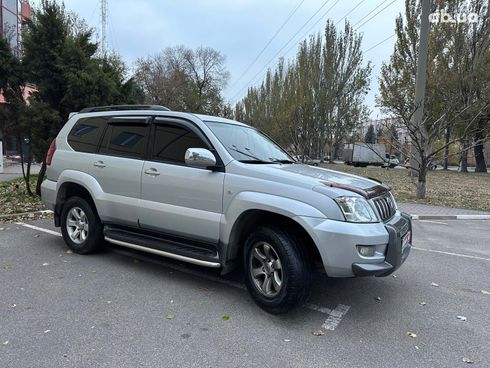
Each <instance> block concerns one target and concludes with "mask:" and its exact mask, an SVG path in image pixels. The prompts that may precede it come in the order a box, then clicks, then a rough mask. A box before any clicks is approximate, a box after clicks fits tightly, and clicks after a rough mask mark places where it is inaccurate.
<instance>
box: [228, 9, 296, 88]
mask: <svg viewBox="0 0 490 368" xmlns="http://www.w3.org/2000/svg"><path fill="white" fill-rule="evenodd" d="M304 1H305V0H301V1H300V2H299V3H298V4H297V5H296V7H295V8H294V9H293V10H292V11H291V12H290V13H289V14H288V16H287V17H286V20H285V21H284V22H283V23H282V24H281V26H280V27H279V28H278V29H277V30H276V32H275V33H274V35H273V36H272V37H271V38H270V40H269V41H268V42H267V43H266V44H265V46H264V47H263V48H262V50H260V52H259V53H258V54H257V56H256V57H255V58H254V59H253V60H252V62H251V63H250V64H249V65H248V66H247V67H246V68H245V70H244V71H243V73H242V74H241V75H240V77H239V78H238V79H237V80H236V81H235V83H234V84H233V86H231V88H233V87H235V86H236V85H237V84H238V82H239V81H240V80H241V79H242V78H243V76H245V74H247V73H248V71H249V70H250V68H252V66H254V64H255V63H256V62H257V60H258V59H259V58H260V56H262V54H263V53H264V51H265V50H266V49H267V47H268V46H269V45H270V44H271V43H272V41H274V39H275V38H276V36H277V35H278V34H279V32H281V30H282V29H283V28H284V26H285V25H286V24H287V23H288V22H289V20H290V19H291V18H292V16H293V15H294V14H295V13H296V11H297V10H298V9H299V7H300V6H301V5H302V4H303V3H304Z"/></svg>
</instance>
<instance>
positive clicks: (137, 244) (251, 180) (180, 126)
mask: <svg viewBox="0 0 490 368" xmlns="http://www.w3.org/2000/svg"><path fill="white" fill-rule="evenodd" d="M46 164H47V179H46V180H45V181H44V182H43V183H42V200H43V201H44V203H45V204H46V205H47V206H48V207H49V208H50V209H52V210H53V211H54V223H55V225H56V226H60V227H61V232H62V235H63V239H64V240H65V242H66V244H67V246H68V247H69V248H70V249H71V250H72V251H73V252H75V253H79V254H88V253H93V252H95V251H97V250H99V249H101V247H103V246H104V244H108V245H111V246H113V247H123V248H128V249H130V250H136V251H142V252H148V253H152V254H155V255H158V256H164V257H170V258H173V259H176V260H179V261H184V262H190V263H193V264H197V265H200V266H206V267H214V268H221V269H222V272H223V273H227V272H229V271H231V270H233V269H235V268H238V269H240V270H241V272H243V273H244V278H245V283H246V286H247V288H248V290H249V292H250V294H251V295H252V297H253V299H254V300H255V302H256V303H257V304H258V305H259V306H260V307H262V308H263V309H265V310H266V311H268V312H271V313H284V312H287V311H289V310H290V309H292V308H294V307H296V306H298V305H301V304H302V303H303V302H305V300H306V298H307V297H308V294H309V290H310V285H311V282H312V272H313V271H314V270H315V269H317V268H319V269H321V270H324V271H325V272H326V274H327V275H328V276H330V277H354V276H368V275H371V276H387V275H389V274H391V273H392V272H393V271H394V270H396V269H397V268H398V267H400V265H401V264H402V263H403V262H404V261H405V260H406V258H407V256H408V254H409V252H410V247H411V241H412V227H411V221H410V217H409V216H408V215H406V214H404V213H401V212H400V211H399V210H398V209H397V205H396V202H395V200H394V198H393V196H392V194H391V193H390V189H389V188H388V187H387V186H385V185H383V184H381V183H380V182H377V181H374V180H372V179H366V178H362V177H357V176H353V175H349V174H344V173H340V172H337V171H333V170H327V169H322V168H316V167H311V166H308V165H303V164H298V163H296V162H295V161H294V160H293V158H292V157H291V156H289V155H288V154H287V153H286V152H285V151H284V150H283V149H282V148H281V147H279V146H278V145H277V144H275V143H274V142H273V141H271V140H270V139H269V138H268V137H267V136H266V135H264V134H263V133H261V132H260V131H258V130H257V129H255V128H252V127H250V126H248V125H245V124H242V123H239V122H236V121H233V120H228V119H223V118H219V117H215V116H206V115H195V114H189V113H182V112H173V111H169V110H168V109H166V108H163V107H157V106H129V107H128V106H116V107H100V108H88V109H85V110H82V111H81V112H80V113H77V114H73V115H72V116H71V118H70V119H69V120H68V122H67V123H66V124H65V126H64V127H63V128H62V129H61V131H60V133H59V134H58V136H57V137H56V139H54V140H53V142H52V144H51V146H50V148H49V151H48V154H47V157H46Z"/></svg>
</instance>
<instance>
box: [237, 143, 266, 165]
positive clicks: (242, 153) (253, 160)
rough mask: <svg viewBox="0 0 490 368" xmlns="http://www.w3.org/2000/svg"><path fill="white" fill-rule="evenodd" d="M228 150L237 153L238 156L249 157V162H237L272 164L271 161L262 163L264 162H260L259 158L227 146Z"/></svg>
mask: <svg viewBox="0 0 490 368" xmlns="http://www.w3.org/2000/svg"><path fill="white" fill-rule="evenodd" d="M228 148H229V149H231V150H233V151H235V152H238V153H239V154H241V155H244V156H247V157H250V158H251V160H238V161H240V162H246V163H259V164H260V163H267V164H270V163H272V162H271V161H264V160H261V159H260V158H258V157H256V156H254V155H252V154H250V153H247V152H243V151H240V150H239V149H237V148H235V147H232V146H228Z"/></svg>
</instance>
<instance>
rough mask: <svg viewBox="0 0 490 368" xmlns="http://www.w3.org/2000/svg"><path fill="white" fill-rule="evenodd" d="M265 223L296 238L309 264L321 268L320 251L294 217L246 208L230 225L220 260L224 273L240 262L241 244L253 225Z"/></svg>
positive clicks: (263, 224) (242, 244)
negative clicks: (223, 252)
mask: <svg viewBox="0 0 490 368" xmlns="http://www.w3.org/2000/svg"><path fill="white" fill-rule="evenodd" d="M267 225H269V226H274V227H278V228H280V229H282V230H284V231H285V232H287V233H288V234H289V235H291V236H293V237H294V238H296V239H298V240H299V241H300V242H301V243H302V244H303V246H304V251H305V252H306V255H307V257H308V260H309V261H310V262H311V265H312V266H313V267H317V268H323V263H322V261H321V256H320V252H319V251H318V248H317V247H316V245H315V242H314V241H313V239H312V238H311V236H310V235H309V233H308V231H306V229H305V228H304V227H303V226H302V225H301V224H300V223H299V222H297V221H296V220H295V219H294V218H291V217H288V216H286V215H284V214H280V213H277V212H273V211H269V210H264V209H248V210H246V211H244V212H243V213H241V214H240V215H239V216H238V218H237V220H236V221H235V222H234V224H233V226H232V229H231V233H230V237H229V241H228V244H227V246H226V247H225V249H226V251H225V259H223V261H222V263H223V265H224V272H225V273H226V272H228V271H229V270H231V269H233V268H235V266H236V265H237V264H241V262H240V260H241V257H242V253H243V246H244V243H245V239H246V237H247V236H248V234H250V232H251V231H253V229H254V228H255V227H258V226H267Z"/></svg>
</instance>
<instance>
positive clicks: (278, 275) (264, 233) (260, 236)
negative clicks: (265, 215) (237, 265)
mask: <svg viewBox="0 0 490 368" xmlns="http://www.w3.org/2000/svg"><path fill="white" fill-rule="evenodd" d="M243 259H244V270H245V282H246V285H247V289H248V291H249V292H250V294H251V295H252V297H253V299H254V301H255V302H256V303H257V304H258V305H259V306H260V307H261V308H263V309H264V310H266V311H267V312H269V313H273V314H279V313H286V312H288V311H289V310H291V309H293V308H295V307H297V306H300V305H301V304H303V303H304V302H305V301H306V298H307V297H308V295H309V290H310V284H311V269H310V267H309V264H308V262H307V258H306V255H305V254H304V253H303V251H302V244H300V243H299V241H298V240H296V239H295V238H294V237H292V236H290V235H289V234H287V233H286V232H284V231H282V230H280V229H278V228H277V227H272V226H271V227H260V228H257V229H256V230H255V231H254V232H253V233H252V234H250V236H249V237H248V238H247V240H246V242H245V246H244V257H243Z"/></svg>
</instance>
